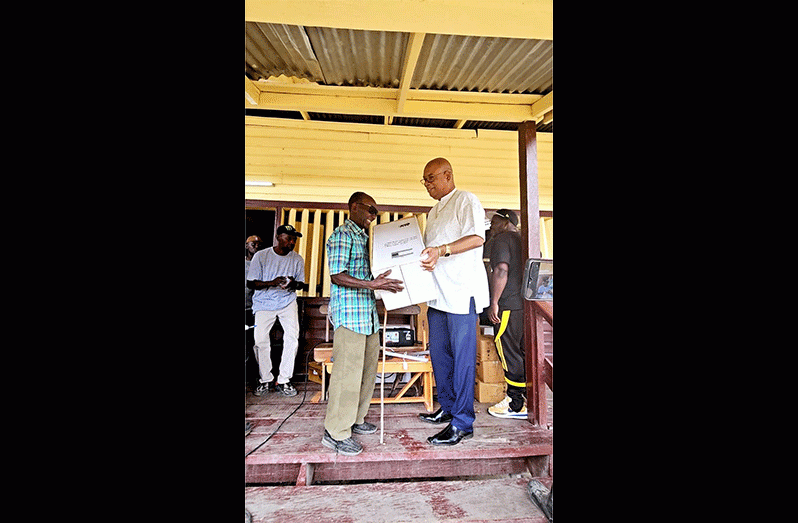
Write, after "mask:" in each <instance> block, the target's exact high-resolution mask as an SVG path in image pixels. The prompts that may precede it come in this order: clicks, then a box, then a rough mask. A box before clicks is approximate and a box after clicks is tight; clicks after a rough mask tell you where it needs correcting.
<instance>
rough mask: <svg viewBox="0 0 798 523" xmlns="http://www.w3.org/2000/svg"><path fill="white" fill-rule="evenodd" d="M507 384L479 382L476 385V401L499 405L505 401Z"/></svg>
mask: <svg viewBox="0 0 798 523" xmlns="http://www.w3.org/2000/svg"><path fill="white" fill-rule="evenodd" d="M506 390H507V383H506V382H503V383H483V382H481V381H479V380H477V381H476V383H475V384H474V399H476V400H477V401H478V402H480V403H498V402H500V401H501V400H503V399H504V395H505V391H506Z"/></svg>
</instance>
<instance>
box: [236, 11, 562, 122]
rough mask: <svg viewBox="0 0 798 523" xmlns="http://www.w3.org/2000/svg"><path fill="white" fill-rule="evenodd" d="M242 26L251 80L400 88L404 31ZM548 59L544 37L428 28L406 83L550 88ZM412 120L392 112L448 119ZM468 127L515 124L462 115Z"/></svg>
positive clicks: (494, 89) (528, 90)
mask: <svg viewBox="0 0 798 523" xmlns="http://www.w3.org/2000/svg"><path fill="white" fill-rule="evenodd" d="M245 25H246V49H245V72H246V74H247V76H249V77H250V78H251V79H253V80H259V79H261V78H266V79H268V78H269V77H270V76H280V75H281V74H282V75H285V76H288V77H290V76H295V77H297V78H306V79H308V80H309V81H311V82H317V83H319V84H326V85H342V86H362V87H386V88H397V87H399V82H400V75H401V67H402V63H403V62H404V53H405V50H406V49H407V43H408V40H409V37H410V35H409V33H399V32H391V31H364V30H356V29H337V28H329V27H306V26H295V25H286V24H269V23H260V22H246V23H245ZM552 65H553V41H551V40H528V39H516V38H497V37H477V36H459V35H442V34H427V35H426V36H425V38H424V43H423V44H422V47H421V51H420V54H419V57H418V61H417V63H416V67H415V71H414V74H413V78H412V80H411V82H410V87H411V88H414V89H434V90H454V91H475V92H490V93H522V94H540V95H545V94H547V93H549V92H551V91H552V89H553V68H552ZM312 115H313V116H311V118H312V119H330V120H336V118H334V117H325V116H321V113H312ZM353 118H354V120H353V121H360V119H359V118H358V117H357V116H355V115H353ZM376 118H379V117H374V118H372V117H367V119H376ZM403 120H407V122H405V121H403ZM411 120H413V119H403V118H402V117H397V118H395V119H394V122H395V123H400V122H401V123H402V124H406V125H407V124H409V125H421V126H432V127H450V120H435V119H429V120H427V119H416V120H418V121H413V122H411ZM337 121H341V120H340V119H338V120H337ZM452 125H453V124H452ZM475 126H479V127H480V128H494V129H508V130H509V129H510V128H517V124H515V125H514V126H513V125H508V124H507V123H502V122H478V123H477V122H473V123H472V122H469V123H467V124H466V126H465V127H466V128H476V127H475ZM549 129H553V125H551V124H549ZM541 130H543V129H541Z"/></svg>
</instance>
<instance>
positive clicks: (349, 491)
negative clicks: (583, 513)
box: [245, 478, 547, 523]
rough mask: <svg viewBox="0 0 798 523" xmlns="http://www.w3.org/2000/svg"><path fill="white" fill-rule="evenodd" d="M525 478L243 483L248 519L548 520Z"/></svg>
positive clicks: (304, 522) (256, 522)
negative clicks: (306, 484) (282, 484)
mask: <svg viewBox="0 0 798 523" xmlns="http://www.w3.org/2000/svg"><path fill="white" fill-rule="evenodd" d="M528 482H529V479H525V478H507V479H488V480H468V481H418V482H389V483H364V484H352V485H319V486H310V487H248V488H246V489H245V492H246V493H245V500H246V501H245V506H246V508H247V510H249V512H250V513H251V514H252V521H253V523H261V522H266V521H279V522H280V523H293V522H298V523H308V522H309V521H368V522H369V523H379V522H389V521H390V522H422V521H423V522H428V523H437V522H455V521H457V522H461V523H476V522H480V523H492V522H497V523H498V522H502V523H547V520H546V517H545V516H544V515H543V513H542V512H541V510H540V509H539V508H538V507H537V506H536V505H535V504H534V503H533V502H532V500H531V499H530V497H529V494H528V493H527V491H526V486H527V483H528Z"/></svg>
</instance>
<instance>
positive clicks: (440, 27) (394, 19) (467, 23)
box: [244, 0, 554, 40]
mask: <svg viewBox="0 0 798 523" xmlns="http://www.w3.org/2000/svg"><path fill="white" fill-rule="evenodd" d="M553 14H554V0H524V1H519V0H513V1H503V2H485V1H484V0H369V1H368V2H363V1H362V0H302V1H301V2H297V1H296V0H245V2H244V20H245V21H248V22H268V23H277V24H289V25H301V26H316V27H338V28H345V29H364V30H370V31H397V32H404V33H435V34H452V35H474V36H498V37H503V38H531V39H535V40H553V39H554V18H553Z"/></svg>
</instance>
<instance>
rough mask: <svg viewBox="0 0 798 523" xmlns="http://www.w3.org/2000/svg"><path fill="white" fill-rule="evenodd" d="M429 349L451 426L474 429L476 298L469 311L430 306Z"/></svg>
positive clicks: (442, 401) (443, 406)
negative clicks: (458, 312)
mask: <svg viewBox="0 0 798 523" xmlns="http://www.w3.org/2000/svg"><path fill="white" fill-rule="evenodd" d="M427 320H428V321H429V339H430V343H429V349H430V350H429V352H430V357H431V358H432V371H433V372H434V373H435V383H436V384H437V387H438V403H440V405H441V408H442V409H443V411H444V412H448V413H449V414H451V415H452V417H453V419H452V425H453V426H454V427H455V428H458V429H460V430H465V431H471V430H473V424H474V419H475V417H476V416H475V414H474V374H475V365H476V359H477V313H476V310H475V307H474V298H471V310H470V312H469V313H468V314H452V313H450V312H443V311H439V310H437V309H434V308H432V307H430V308H429V309H428V310H427Z"/></svg>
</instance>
